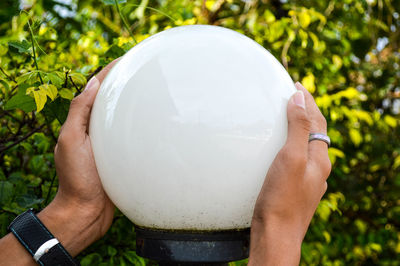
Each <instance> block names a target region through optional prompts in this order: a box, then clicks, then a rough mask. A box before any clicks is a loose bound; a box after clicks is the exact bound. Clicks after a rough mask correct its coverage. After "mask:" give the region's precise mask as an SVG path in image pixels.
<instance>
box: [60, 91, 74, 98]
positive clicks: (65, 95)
mask: <svg viewBox="0 0 400 266" xmlns="http://www.w3.org/2000/svg"><path fill="white" fill-rule="evenodd" d="M58 94H59V95H60V96H61V97H62V98H64V99H67V100H72V99H73V98H74V94H73V93H72V91H71V90H69V89H66V88H63V89H61V90H60V91H59V92H58Z"/></svg>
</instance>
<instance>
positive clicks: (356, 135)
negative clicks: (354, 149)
mask: <svg viewBox="0 0 400 266" xmlns="http://www.w3.org/2000/svg"><path fill="white" fill-rule="evenodd" d="M349 135H350V139H351V141H352V142H353V143H354V145H355V146H358V145H360V143H361V142H362V140H363V138H362V136H361V134H360V131H358V130H357V129H354V128H352V129H350V130H349Z"/></svg>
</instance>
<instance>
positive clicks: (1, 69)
mask: <svg viewBox="0 0 400 266" xmlns="http://www.w3.org/2000/svg"><path fill="white" fill-rule="evenodd" d="M0 71H1V72H2V73H3V74H4V76H6V77H7V78H8V79H9V80H12V81H15V80H14V79H13V78H11V76H10V75H8V74H7V73H6V71H5V70H4V69H3V68H2V67H0Z"/></svg>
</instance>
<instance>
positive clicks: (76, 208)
mask: <svg viewBox="0 0 400 266" xmlns="http://www.w3.org/2000/svg"><path fill="white" fill-rule="evenodd" d="M37 216H38V218H39V219H40V220H41V221H42V223H43V224H44V225H45V226H46V227H47V229H48V230H49V231H50V232H51V233H52V234H53V235H54V236H55V237H56V238H57V239H58V241H60V243H61V244H62V245H63V246H64V248H65V249H66V250H67V251H68V252H69V253H70V254H71V256H73V257H75V256H76V255H77V254H79V253H80V252H81V251H82V250H83V249H85V248H86V247H88V246H89V245H90V244H92V243H93V242H94V241H96V240H97V239H98V238H99V237H100V232H101V230H100V226H99V223H98V220H99V214H96V213H95V212H94V211H93V210H92V209H91V208H85V207H84V206H80V205H78V204H75V203H73V202H71V201H70V202H68V203H62V204H61V203H60V201H58V200H57V199H54V201H53V202H51V203H50V204H49V205H48V206H47V207H46V208H45V209H43V210H42V211H41V212H40V213H38V214H37Z"/></svg>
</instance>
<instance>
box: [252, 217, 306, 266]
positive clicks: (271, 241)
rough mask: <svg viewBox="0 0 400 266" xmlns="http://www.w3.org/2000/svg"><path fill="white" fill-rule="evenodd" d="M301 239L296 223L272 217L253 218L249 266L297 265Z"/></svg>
mask: <svg viewBox="0 0 400 266" xmlns="http://www.w3.org/2000/svg"><path fill="white" fill-rule="evenodd" d="M303 238H304V233H303V230H302V229H301V226H300V225H299V224H298V223H297V222H294V221H291V220H287V219H282V218H280V217H274V216H273V215H270V216H265V217H263V218H262V219H258V218H256V219H255V218H253V220H252V224H251V236H250V241H251V243H250V258H249V265H260V263H261V264H262V265H298V264H299V261H300V256H301V243H302V241H303Z"/></svg>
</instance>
